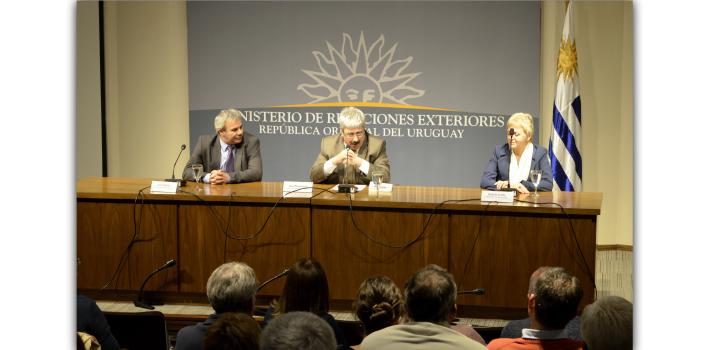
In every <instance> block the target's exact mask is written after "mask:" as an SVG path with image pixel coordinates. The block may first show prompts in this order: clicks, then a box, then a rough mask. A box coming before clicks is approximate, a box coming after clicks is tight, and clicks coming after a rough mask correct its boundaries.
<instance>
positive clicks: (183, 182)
mask: <svg viewBox="0 0 720 350" xmlns="http://www.w3.org/2000/svg"><path fill="white" fill-rule="evenodd" d="M185 148H186V146H185V144H184V143H183V144H182V145H181V146H180V152H179V153H178V155H177V158H175V163H173V170H172V178H170V179H165V181H168V182H179V183H180V187H182V186H185V183H186V182H185V180H183V179H176V178H175V167H176V166H177V162H178V159H180V155H181V154H182V152H183V151H184V150H185Z"/></svg>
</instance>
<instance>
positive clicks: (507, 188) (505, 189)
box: [500, 128, 515, 192]
mask: <svg viewBox="0 0 720 350" xmlns="http://www.w3.org/2000/svg"><path fill="white" fill-rule="evenodd" d="M508 136H510V141H508V150H509V151H510V154H508V182H507V187H504V188H501V189H500V190H501V191H511V192H515V189H514V188H511V187H510V169H511V168H512V167H511V165H512V164H510V163H511V162H512V153H513V150H512V146H511V144H512V142H513V139H514V138H515V128H510V130H508Z"/></svg>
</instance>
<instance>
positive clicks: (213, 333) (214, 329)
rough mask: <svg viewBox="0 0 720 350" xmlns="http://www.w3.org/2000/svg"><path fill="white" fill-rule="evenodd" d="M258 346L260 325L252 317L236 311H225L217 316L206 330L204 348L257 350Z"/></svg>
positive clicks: (206, 349)
mask: <svg viewBox="0 0 720 350" xmlns="http://www.w3.org/2000/svg"><path fill="white" fill-rule="evenodd" d="M259 348H260V326H259V325H258V323H257V321H255V320H254V319H253V318H252V317H250V316H248V315H246V314H243V313H238V312H226V313H224V314H222V315H220V317H218V319H217V320H215V322H213V324H212V325H210V327H208V330H207V332H205V340H204V342H203V349H205V350H234V349H246V350H257V349H259Z"/></svg>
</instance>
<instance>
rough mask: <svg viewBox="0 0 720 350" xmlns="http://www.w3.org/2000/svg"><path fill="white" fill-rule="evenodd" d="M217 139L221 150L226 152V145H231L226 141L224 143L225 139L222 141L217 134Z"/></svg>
mask: <svg viewBox="0 0 720 350" xmlns="http://www.w3.org/2000/svg"><path fill="white" fill-rule="evenodd" d="M218 141H220V150H221V151H223V152H227V151H228V147H232V145H228V144H227V143H225V141H223V139H222V137H219V136H218Z"/></svg>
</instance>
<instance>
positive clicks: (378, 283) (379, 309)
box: [355, 276, 405, 335]
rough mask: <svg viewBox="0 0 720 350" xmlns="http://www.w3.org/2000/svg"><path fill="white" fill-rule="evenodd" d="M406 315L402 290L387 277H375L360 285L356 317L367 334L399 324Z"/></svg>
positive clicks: (356, 303) (356, 301) (356, 302)
mask: <svg viewBox="0 0 720 350" xmlns="http://www.w3.org/2000/svg"><path fill="white" fill-rule="evenodd" d="M404 313H405V302H404V301H403V295H402V292H400V288H398V287H397V285H395V282H393V280H391V279H390V278H389V277H387V276H373V277H370V278H368V279H366V280H365V281H363V282H362V284H360V288H359V289H358V295H357V299H356V300H355V315H356V316H357V318H358V319H359V320H360V322H362V324H363V326H364V327H365V334H366V335H367V334H370V333H372V332H375V331H377V330H380V329H383V328H385V327H388V326H392V325H394V324H397V323H398V321H399V320H400V317H401V316H402V315H403V314H404Z"/></svg>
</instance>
